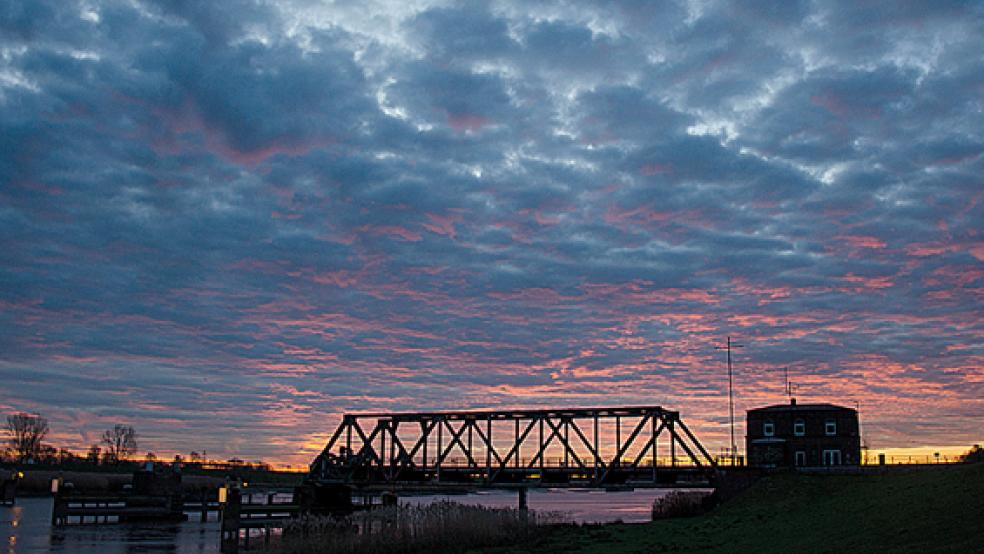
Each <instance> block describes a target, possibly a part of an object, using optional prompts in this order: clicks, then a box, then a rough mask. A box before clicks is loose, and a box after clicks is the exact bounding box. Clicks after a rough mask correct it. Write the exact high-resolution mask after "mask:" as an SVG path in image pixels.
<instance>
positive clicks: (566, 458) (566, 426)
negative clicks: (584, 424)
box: [561, 417, 571, 467]
mask: <svg viewBox="0 0 984 554" xmlns="http://www.w3.org/2000/svg"><path fill="white" fill-rule="evenodd" d="M561 421H563V422H564V467H567V466H568V465H570V463H571V455H570V452H571V447H570V442H569V439H570V436H571V433H570V431H571V420H570V419H569V418H566V417H565V418H563V419H562V420H561Z"/></svg>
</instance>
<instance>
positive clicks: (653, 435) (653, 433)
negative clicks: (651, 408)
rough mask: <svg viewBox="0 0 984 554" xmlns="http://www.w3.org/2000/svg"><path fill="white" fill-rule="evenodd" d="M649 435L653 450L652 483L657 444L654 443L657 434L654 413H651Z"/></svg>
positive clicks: (654, 475)
mask: <svg viewBox="0 0 984 554" xmlns="http://www.w3.org/2000/svg"><path fill="white" fill-rule="evenodd" d="M649 435H650V439H649V440H650V441H651V442H652V445H653V452H652V462H653V483H655V482H656V451H657V446H658V445H657V444H656V436H657V435H656V414H653V417H652V422H651V426H650V429H649Z"/></svg>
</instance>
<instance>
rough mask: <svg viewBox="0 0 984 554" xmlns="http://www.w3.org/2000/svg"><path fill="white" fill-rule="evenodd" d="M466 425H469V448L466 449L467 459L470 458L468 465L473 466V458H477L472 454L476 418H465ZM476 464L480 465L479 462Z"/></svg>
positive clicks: (476, 465)
mask: <svg viewBox="0 0 984 554" xmlns="http://www.w3.org/2000/svg"><path fill="white" fill-rule="evenodd" d="M465 425H467V426H468V449H467V450H466V451H465V458H467V460H468V467H469V468H471V467H472V465H473V464H472V460H474V458H475V456H473V455H472V453H473V452H474V451H473V450H472V430H473V428H474V427H475V420H474V419H466V420H465ZM474 465H475V467H478V464H474Z"/></svg>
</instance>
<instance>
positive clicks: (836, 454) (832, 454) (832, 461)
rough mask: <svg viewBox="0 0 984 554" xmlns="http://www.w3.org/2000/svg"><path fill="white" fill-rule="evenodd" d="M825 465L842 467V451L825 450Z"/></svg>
mask: <svg viewBox="0 0 984 554" xmlns="http://www.w3.org/2000/svg"><path fill="white" fill-rule="evenodd" d="M823 465H825V466H839V465H841V451H840V450H824V451H823Z"/></svg>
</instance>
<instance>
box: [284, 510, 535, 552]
mask: <svg viewBox="0 0 984 554" xmlns="http://www.w3.org/2000/svg"><path fill="white" fill-rule="evenodd" d="M544 519H545V518H540V517H538V516H537V514H535V513H534V512H531V511H530V512H527V511H521V510H517V509H511V508H486V507H482V506H468V505H463V504H457V503H454V502H447V501H442V502H435V503H433V504H428V505H404V506H393V507H388V508H382V509H378V510H373V511H372V512H364V513H361V514H356V515H352V516H348V517H345V518H331V517H319V516H306V517H302V518H299V519H297V520H295V521H292V522H291V523H290V524H288V525H287V527H286V528H285V529H284V532H283V535H282V536H281V537H280V540H278V541H275V542H273V543H272V544H270V545H269V546H268V547H267V552H271V553H278V554H314V553H319V552H332V553H338V554H348V553H352V554H355V553H365V554H376V553H383V552H386V553H396V554H413V553H424V552H428V553H430V552H435V553H453V552H464V551H466V550H469V549H473V548H483V547H492V546H505V545H511V544H517V543H520V542H525V541H529V540H531V539H532V538H533V537H535V536H536V533H537V527H538V526H539V525H542V524H544V523H546V521H545V520H544Z"/></svg>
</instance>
